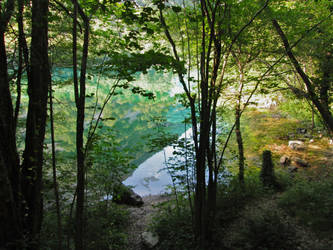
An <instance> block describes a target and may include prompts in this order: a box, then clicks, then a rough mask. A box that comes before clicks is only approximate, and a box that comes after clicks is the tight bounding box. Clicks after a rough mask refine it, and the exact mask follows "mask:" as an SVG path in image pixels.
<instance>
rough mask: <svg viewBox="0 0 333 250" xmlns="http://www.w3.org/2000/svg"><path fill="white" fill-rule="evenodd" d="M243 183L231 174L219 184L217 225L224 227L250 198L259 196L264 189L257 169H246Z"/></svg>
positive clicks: (263, 192)
mask: <svg viewBox="0 0 333 250" xmlns="http://www.w3.org/2000/svg"><path fill="white" fill-rule="evenodd" d="M244 180H245V181H244V184H241V183H240V182H239V180H238V177H237V176H232V177H229V178H228V179H227V181H225V183H224V184H220V186H219V190H218V196H217V211H218V212H217V220H216V221H217V224H216V226H217V227H224V226H226V225H227V224H228V223H229V222H231V221H233V220H234V219H236V218H237V217H238V215H239V211H240V210H241V209H242V208H243V207H244V206H245V205H246V204H247V203H248V202H250V201H251V200H254V199H256V198H258V197H261V196H263V195H264V194H265V192H266V190H265V189H264V188H263V186H262V184H261V183H260V181H259V172H258V171H251V172H250V171H246V172H245V179H244Z"/></svg>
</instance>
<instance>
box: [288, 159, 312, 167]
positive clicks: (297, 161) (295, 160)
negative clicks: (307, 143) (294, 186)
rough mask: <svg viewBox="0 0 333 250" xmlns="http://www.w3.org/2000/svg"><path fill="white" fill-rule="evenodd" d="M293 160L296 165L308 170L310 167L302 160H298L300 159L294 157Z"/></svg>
mask: <svg viewBox="0 0 333 250" xmlns="http://www.w3.org/2000/svg"><path fill="white" fill-rule="evenodd" d="M292 160H293V161H294V162H295V164H296V165H297V166H299V167H303V168H307V167H310V164H309V163H308V162H307V161H305V160H303V159H301V158H298V157H293V158H292Z"/></svg>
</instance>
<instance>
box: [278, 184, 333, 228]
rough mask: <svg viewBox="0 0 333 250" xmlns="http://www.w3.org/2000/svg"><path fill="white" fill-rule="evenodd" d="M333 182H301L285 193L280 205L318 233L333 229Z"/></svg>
mask: <svg viewBox="0 0 333 250" xmlns="http://www.w3.org/2000/svg"><path fill="white" fill-rule="evenodd" d="M332 193H333V180H332V179H329V180H326V181H321V182H309V181H304V180H303V181H299V182H298V183H296V184H295V185H294V186H293V187H292V188H290V189H289V190H288V191H287V192H285V193H284V194H283V195H282V197H281V199H280V201H279V205H280V206H281V207H282V208H284V209H285V210H286V211H288V212H289V213H291V214H292V215H294V216H296V217H298V218H299V219H300V220H301V222H303V223H304V224H306V225H309V226H311V227H312V228H313V229H315V230H316V231H331V230H332V228H333V213H332V208H333V196H332Z"/></svg>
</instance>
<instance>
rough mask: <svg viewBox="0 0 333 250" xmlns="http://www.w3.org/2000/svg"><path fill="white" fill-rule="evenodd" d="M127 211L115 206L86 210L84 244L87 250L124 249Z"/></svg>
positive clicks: (103, 205)
mask: <svg viewBox="0 0 333 250" xmlns="http://www.w3.org/2000/svg"><path fill="white" fill-rule="evenodd" d="M127 221H128V214H127V211H126V210H124V209H121V208H120V207H119V206H117V205H115V204H111V205H110V206H109V207H108V208H107V207H106V206H105V204H103V202H101V203H100V204H98V205H96V206H94V207H90V208H88V211H87V227H86V232H85V235H86V238H85V244H86V248H87V249H119V250H121V249H126V244H127V234H126V225H127Z"/></svg>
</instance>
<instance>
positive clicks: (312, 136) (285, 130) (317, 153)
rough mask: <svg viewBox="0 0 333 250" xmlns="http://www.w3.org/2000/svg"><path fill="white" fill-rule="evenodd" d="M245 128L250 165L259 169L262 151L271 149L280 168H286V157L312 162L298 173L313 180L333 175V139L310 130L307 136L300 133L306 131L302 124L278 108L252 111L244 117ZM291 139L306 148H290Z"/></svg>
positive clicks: (299, 169)
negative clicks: (284, 163)
mask: <svg viewBox="0 0 333 250" xmlns="http://www.w3.org/2000/svg"><path fill="white" fill-rule="evenodd" d="M242 125H243V131H244V132H243V139H244V146H245V152H246V158H247V161H248V165H249V166H257V167H259V166H260V165H261V158H260V155H261V154H262V151H263V150H265V149H269V150H271V151H272V153H273V160H274V162H275V163H276V164H275V165H276V167H283V166H281V165H280V164H279V159H280V157H282V156H284V155H285V156H287V157H289V158H292V157H297V158H300V159H302V160H305V161H306V162H308V163H309V165H310V166H309V167H308V168H306V169H305V168H301V167H298V171H299V172H301V173H303V174H306V175H307V176H308V177H310V178H315V179H317V178H322V177H327V176H329V175H333V145H332V144H330V141H329V138H327V137H325V136H323V135H322V134H321V133H319V132H312V131H311V130H310V129H307V133H305V134H301V133H297V129H298V128H304V127H303V126H302V123H301V121H298V120H296V119H292V118H288V117H286V116H283V115H281V114H280V113H279V111H278V110H276V109H269V110H251V111H249V112H247V113H245V114H244V117H243V122H242ZM290 140H300V141H303V142H304V147H303V149H300V150H294V149H292V148H290V147H289V146H288V142H289V141H290Z"/></svg>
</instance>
